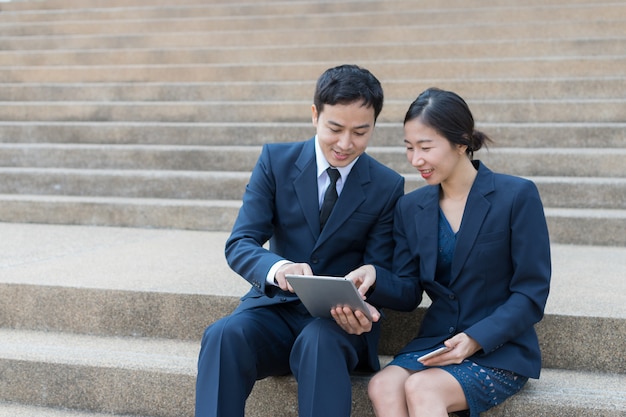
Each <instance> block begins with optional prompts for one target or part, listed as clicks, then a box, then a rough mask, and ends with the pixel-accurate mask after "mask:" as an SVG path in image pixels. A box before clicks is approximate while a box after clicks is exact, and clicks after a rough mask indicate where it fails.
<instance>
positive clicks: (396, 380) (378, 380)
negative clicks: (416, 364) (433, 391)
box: [367, 365, 411, 417]
mask: <svg viewBox="0 0 626 417" xmlns="http://www.w3.org/2000/svg"><path fill="white" fill-rule="evenodd" d="M410 376H411V371H409V370H407V369H404V368H401V367H399V366H395V365H389V366H387V367H386V368H385V369H383V370H382V371H380V372H378V373H377V374H376V375H374V376H373V377H372V379H371V380H370V382H369V385H368V387H367V393H368V395H369V397H370V400H371V401H372V406H373V407H374V413H376V416H377V417H409V411H408V409H407V405H406V404H407V402H406V397H405V394H404V384H405V382H406V381H407V378H409V377H410Z"/></svg>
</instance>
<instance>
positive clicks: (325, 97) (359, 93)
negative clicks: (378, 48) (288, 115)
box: [313, 65, 384, 121]
mask: <svg viewBox="0 0 626 417" xmlns="http://www.w3.org/2000/svg"><path fill="white" fill-rule="evenodd" d="M383 99H384V95H383V88H382V86H381V85H380V81H378V79H377V78H376V77H374V75H373V74H372V73H371V72H369V71H368V70H366V69H365V68H361V67H358V66H356V65H340V66H338V67H334V68H329V69H327V70H326V71H325V72H324V73H323V74H322V75H321V76H320V78H319V79H318V80H317V86H316V88H315V95H314V96H313V104H315V107H316V108H317V111H318V112H320V113H321V112H322V111H323V110H324V105H325V104H328V105H329V106H334V105H335V104H351V103H354V102H356V101H362V102H363V105H364V106H365V107H370V106H371V107H373V108H374V121H376V119H377V118H378V115H379V114H380V112H381V111H382V109H383Z"/></svg>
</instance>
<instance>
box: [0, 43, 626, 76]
mask: <svg viewBox="0 0 626 417" xmlns="http://www.w3.org/2000/svg"><path fill="white" fill-rule="evenodd" d="M247 36H249V35H247ZM282 36H287V35H282ZM92 47H94V45H92ZM0 48H2V45H1V42H0ZM344 62H345V61H344V60H343V59H341V60H340V61H338V60H337V58H336V57H331V58H329V59H328V60H325V61H317V62H316V63H315V64H311V63H309V62H306V63H302V62H290V61H283V62H275V63H271V64H270V63H254V62H250V63H247V64H241V63H233V64H184V63H181V64H163V65H151V66H143V65H100V66H59V65H55V66H4V67H1V68H0V82H2V83H32V82H46V83H48V82H49V83H59V82H71V83H75V82H77V81H82V82H131V81H132V82H175V81H178V82H206V81H222V82H223V81H277V80H283V81H299V80H312V79H316V78H317V77H318V76H319V74H320V73H321V72H323V71H324V70H325V69H327V68H328V67H330V66H334V65H338V64H343V63H344ZM358 64H360V65H362V66H364V67H366V68H368V69H369V70H370V71H372V72H373V73H374V74H376V76H377V77H379V78H380V80H381V81H384V80H386V79H391V78H395V79H402V78H414V76H415V71H416V68H419V73H420V76H421V77H424V78H458V77H459V74H463V78H464V79H467V80H472V79H485V78H532V77H622V76H623V68H624V66H625V65H626V55H614V56H613V55H603V56H594V57H590V56H582V55H581V56H569V57H541V56H538V57H533V56H530V57H525V58H523V59H522V58H497V57H494V58H485V59H449V60H439V59H420V58H413V59H412V58H410V57H406V58H404V59H400V60H391V61H386V62H381V61H378V60H361V61H360V62H358Z"/></svg>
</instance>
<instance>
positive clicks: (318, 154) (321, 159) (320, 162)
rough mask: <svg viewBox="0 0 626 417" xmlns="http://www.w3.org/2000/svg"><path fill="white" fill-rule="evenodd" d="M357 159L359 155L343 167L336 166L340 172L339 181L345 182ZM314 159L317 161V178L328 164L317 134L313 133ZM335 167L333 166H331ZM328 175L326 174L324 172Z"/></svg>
mask: <svg viewBox="0 0 626 417" xmlns="http://www.w3.org/2000/svg"><path fill="white" fill-rule="evenodd" d="M358 160H359V157H357V158H355V159H354V161H352V162H350V163H349V164H348V165H346V166H345V167H336V168H337V170H338V171H339V173H340V174H341V183H342V184H344V183H345V182H346V178H348V175H349V174H350V171H351V170H352V167H353V166H354V164H356V161H358ZM315 161H316V163H317V178H318V179H319V178H320V177H321V176H322V174H326V169H327V168H328V167H329V166H330V164H329V163H328V161H327V160H326V157H325V156H324V153H323V152H322V148H321V147H320V144H319V141H318V139H317V135H315ZM333 168H335V167H333ZM326 175H328V174H326Z"/></svg>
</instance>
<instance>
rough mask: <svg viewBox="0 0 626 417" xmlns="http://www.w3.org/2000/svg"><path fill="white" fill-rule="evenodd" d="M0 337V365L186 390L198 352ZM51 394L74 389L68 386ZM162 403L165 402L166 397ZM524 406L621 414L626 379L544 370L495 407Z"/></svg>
mask: <svg viewBox="0 0 626 417" xmlns="http://www.w3.org/2000/svg"><path fill="white" fill-rule="evenodd" d="M0 336H1V337H0V362H6V363H10V362H13V361H18V362H20V363H25V362H33V363H46V364H48V365H49V366H50V367H51V369H61V368H65V367H72V368H74V369H84V371H76V372H77V373H75V374H74V378H77V379H78V380H80V378H81V373H82V372H88V371H87V369H88V368H106V369H108V370H109V371H108V372H109V373H116V372H126V374H127V373H128V372H138V373H141V374H151V375H152V378H155V377H157V378H159V379H163V380H168V381H180V382H179V384H182V385H191V384H190V382H191V381H193V379H194V378H195V374H196V364H197V354H198V349H199V343H198V342H197V341H195V342H181V341H175V340H164V339H143V338H112V337H99V336H89V335H77V334H67V333H55V332H35V331H24V330H6V329H5V330H2V329H0ZM23 369H24V368H23ZM26 372H27V371H26ZM86 375H88V374H86ZM368 379H369V376H357V375H355V376H353V382H354V393H355V397H356V399H358V400H359V401H367V398H366V394H365V392H366V390H365V386H366V383H367V380H368ZM170 383H171V382H170ZM266 384H267V385H268V386H271V385H278V386H284V388H286V391H287V392H289V393H290V394H288V395H290V396H293V395H294V392H293V378H292V377H286V378H285V377H281V378H269V379H267V380H263V381H260V382H259V383H257V390H258V389H259V387H261V388H262V387H263V386H264V385H266ZM52 388H53V387H50V389H52ZM188 388H191V386H189V387H188ZM54 389H55V390H58V389H67V390H70V391H71V390H73V389H72V388H71V387H70V386H68V387H54ZM189 391H190V392H189V393H188V395H189V397H192V395H193V392H192V390H191V389H190V390H189ZM281 391H285V389H282V390H281ZM50 394H51V395H53V394H54V393H53V392H51V393H50ZM254 395H255V394H253V397H254ZM105 396H106V394H105ZM102 400H103V401H106V400H105V399H102ZM161 400H162V401H163V400H165V401H167V399H166V398H162V399H161ZM291 400H293V398H291ZM252 401H254V399H253V400H252ZM274 401H275V404H274V407H280V406H281V405H280V404H282V403H283V401H284V398H281V399H275V400H274ZM279 402H280V404H278V403H279ZM187 404H189V402H187ZM511 407H512V408H511ZM527 407H531V408H532V407H539V408H540V409H544V410H546V409H550V408H558V409H563V408H565V409H567V410H568V411H569V412H570V413H571V412H572V411H574V410H579V409H580V410H582V411H584V413H583V414H577V415H590V414H589V413H590V412H591V411H593V410H596V411H598V412H602V413H623V412H624V411H626V375H625V374H606V373H599V372H583V371H571V370H557V369H543V370H542V375H541V377H540V379H539V380H530V381H529V383H528V384H527V385H526V387H525V388H524V389H523V390H522V391H521V392H520V393H519V394H518V395H517V396H515V397H513V398H512V399H511V400H509V401H507V402H505V403H504V404H503V405H502V406H500V410H502V408H504V409H505V410H506V409H509V410H511V409H512V410H515V409H520V408H527ZM180 411H181V412H183V413H184V414H186V413H185V412H186V411H190V410H180ZM494 411H496V410H494ZM492 413H493V411H492ZM518 413H519V411H518ZM553 415H554V414H553ZM591 415H593V414H591ZM596 415H611V414H596Z"/></svg>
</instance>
